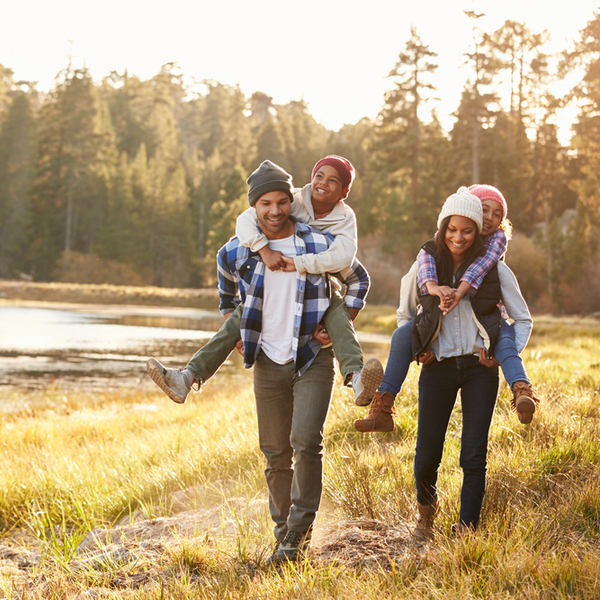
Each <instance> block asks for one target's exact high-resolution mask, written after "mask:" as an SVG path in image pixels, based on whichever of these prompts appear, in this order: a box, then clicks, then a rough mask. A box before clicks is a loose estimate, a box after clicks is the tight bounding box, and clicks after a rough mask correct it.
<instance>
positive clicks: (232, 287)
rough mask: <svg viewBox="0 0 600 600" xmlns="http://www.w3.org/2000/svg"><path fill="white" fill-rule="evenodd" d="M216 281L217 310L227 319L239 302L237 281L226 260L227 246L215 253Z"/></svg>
mask: <svg viewBox="0 0 600 600" xmlns="http://www.w3.org/2000/svg"><path fill="white" fill-rule="evenodd" d="M217 279H218V284H219V310H220V311H221V314H222V315H223V316H224V317H225V318H228V317H229V314H230V313H232V312H233V311H234V310H235V307H236V306H237V305H238V304H239V303H240V302H241V299H240V295H239V290H238V284H237V279H236V277H235V275H234V274H233V272H232V271H231V269H230V268H229V263H228V260H227V246H223V247H222V248H221V249H220V250H219V252H218V253H217Z"/></svg>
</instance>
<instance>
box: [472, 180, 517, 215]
mask: <svg viewBox="0 0 600 600" xmlns="http://www.w3.org/2000/svg"><path fill="white" fill-rule="evenodd" d="M469 192H471V194H473V195H474V196H477V197H478V198H479V199H480V200H481V201H483V200H493V201H494V202H497V203H498V204H499V205H500V206H501V207H502V220H504V219H506V213H508V206H507V205H506V200H505V199H504V196H503V195H502V192H501V191H500V190H499V189H497V188H495V187H494V186H493V185H485V184H483V183H476V184H475V185H472V186H471V187H470V188H469Z"/></svg>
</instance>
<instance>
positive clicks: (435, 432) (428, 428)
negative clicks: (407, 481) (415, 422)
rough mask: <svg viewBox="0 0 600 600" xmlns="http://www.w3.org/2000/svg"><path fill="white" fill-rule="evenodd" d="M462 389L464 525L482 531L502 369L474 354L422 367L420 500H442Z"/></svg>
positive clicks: (417, 460)
mask: <svg viewBox="0 0 600 600" xmlns="http://www.w3.org/2000/svg"><path fill="white" fill-rule="evenodd" d="M458 390H460V391H461V403H462V415H463V423H462V437H461V449H460V466H461V468H462V470H463V485H462V491H461V496H460V522H461V523H463V524H465V525H470V526H473V527H476V526H477V523H478V522H479V514H480V512H481V505H482V502H483V494H484V492H485V476H486V470H487V447H488V437H489V432H490V425H491V423H492V416H493V414H494V408H495V406H496V398H497V395H498V369H497V368H496V367H492V368H489V367H484V366H483V365H482V364H480V363H479V360H478V357H476V356H474V355H464V356H460V357H457V358H446V359H444V360H442V361H440V362H438V361H434V362H433V363H431V364H429V365H424V366H423V367H422V369H421V376H420V378H419V426H418V432H417V449H416V453H415V482H416V485H417V500H418V501H419V502H420V503H421V504H432V503H433V502H434V501H435V499H436V498H437V487H436V484H437V478H438V469H439V466H440V463H441V461H442V454H443V451H444V440H445V437H446V430H447V428H448V422H449V421H450V415H451V414H452V410H453V408H454V404H455V402H456V397H457V392H458Z"/></svg>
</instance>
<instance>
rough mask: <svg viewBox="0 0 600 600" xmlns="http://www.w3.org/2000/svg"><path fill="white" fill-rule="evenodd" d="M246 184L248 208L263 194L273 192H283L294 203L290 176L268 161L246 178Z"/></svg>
mask: <svg viewBox="0 0 600 600" xmlns="http://www.w3.org/2000/svg"><path fill="white" fill-rule="evenodd" d="M246 183H247V184H248V202H249V203H250V206H254V205H255V204H256V201H257V200H258V199H259V198H260V197H261V196H262V195H263V194H266V193H267V192H274V191H281V192H285V193H286V194H287V195H288V196H289V199H290V202H293V201H294V186H293V184H292V176H291V175H290V174H289V173H288V172H287V171H284V170H283V169H282V168H281V167H279V166H278V165H276V164H275V163H272V162H271V161H270V160H265V161H264V162H263V163H262V164H261V165H260V167H258V169H256V171H254V172H253V173H252V174H251V175H250V177H248V179H247V181H246Z"/></svg>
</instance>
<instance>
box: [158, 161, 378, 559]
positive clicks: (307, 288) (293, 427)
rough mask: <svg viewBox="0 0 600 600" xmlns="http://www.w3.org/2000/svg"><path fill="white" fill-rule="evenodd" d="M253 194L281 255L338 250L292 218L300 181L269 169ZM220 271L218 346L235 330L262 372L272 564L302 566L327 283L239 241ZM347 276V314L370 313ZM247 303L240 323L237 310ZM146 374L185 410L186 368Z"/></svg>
mask: <svg viewBox="0 0 600 600" xmlns="http://www.w3.org/2000/svg"><path fill="white" fill-rule="evenodd" d="M248 186H249V190H248V201H249V203H250V204H251V205H252V206H254V208H255V209H256V214H257V223H258V228H259V229H260V230H261V231H262V233H263V234H264V235H265V236H266V238H267V240H268V243H269V245H270V246H271V247H272V248H273V249H275V250H277V251H280V252H283V253H284V254H285V255H286V256H296V255H304V254H307V253H313V254H318V253H321V252H324V251H325V250H327V248H329V247H330V246H331V245H332V244H333V236H331V235H329V234H327V233H323V232H320V231H318V230H316V229H314V228H311V227H309V226H308V225H305V224H304V223H301V222H299V221H294V220H293V219H291V218H290V210H291V203H292V190H293V188H292V180H291V177H290V176H289V175H288V174H287V173H286V172H285V171H284V170H283V169H281V167H278V166H277V165H275V164H274V163H272V162H270V161H265V162H263V163H262V164H261V165H260V167H259V168H258V169H257V170H256V171H254V173H252V175H250V177H249V178H248ZM217 267H218V268H217V272H218V280H219V297H220V310H221V312H222V314H223V315H224V317H225V318H226V322H225V325H224V326H223V327H222V328H221V330H220V331H219V333H217V335H216V336H214V337H213V340H214V339H215V338H216V337H218V336H219V335H221V332H223V331H225V333H224V335H229V333H230V332H228V331H227V329H228V327H229V325H230V322H234V326H235V327H237V328H238V330H239V331H241V337H242V341H243V354H244V366H245V367H246V368H249V367H253V368H254V395H255V399H256V415H257V421H258V434H259V436H258V437H259V445H260V449H261V451H262V452H263V454H264V456H265V460H266V469H265V475H266V479H267V486H268V489H269V511H270V513H271V518H272V520H273V522H274V524H275V527H274V534H275V542H276V543H275V550H274V552H273V554H272V556H271V557H270V558H269V561H268V563H269V564H274V563H277V562H279V561H286V560H289V561H295V560H299V559H302V557H303V555H304V552H305V550H306V549H307V548H308V546H309V543H310V538H311V532H312V527H313V523H314V520H315V518H316V513H317V510H318V509H319V505H320V502H321V494H322V489H323V428H324V423H325V419H326V417H327V412H328V410H329V403H330V401H331V395H332V390H333V383H334V380H335V371H334V356H333V350H332V348H331V347H322V345H321V342H320V341H319V337H318V336H316V335H313V333H314V332H315V331H316V330H317V327H318V325H319V324H320V323H321V321H322V319H323V316H324V314H325V312H326V311H327V309H328V308H329V305H330V303H331V299H330V286H329V282H328V278H327V277H323V276H320V277H313V276H307V275H306V273H300V272H298V271H296V270H294V271H285V270H279V271H271V270H269V269H267V268H266V266H265V263H264V262H263V260H262V259H261V257H260V255H259V254H258V253H257V252H253V251H252V250H250V249H249V248H247V247H246V246H244V245H242V244H241V243H240V241H239V239H238V238H237V237H233V238H231V239H230V240H229V242H227V244H225V245H224V246H223V247H222V248H221V249H220V250H219V252H218V255H217ZM339 275H340V278H341V279H342V280H343V282H344V283H345V284H346V286H347V292H346V296H345V301H346V303H347V304H348V306H352V307H353V308H356V309H358V310H360V309H362V307H363V306H364V299H365V297H366V295H367V292H368V289H369V277H368V275H367V273H366V271H365V270H364V268H363V267H362V265H361V264H360V263H359V262H358V261H357V260H356V259H355V260H354V261H353V262H352V264H351V266H350V267H349V268H347V269H344V270H343V271H342V272H341V273H340V274H339ZM240 302H241V303H243V310H242V311H241V318H240V317H238V316H236V315H239V312H240V311H239V310H235V309H236V307H237V306H238V305H239V304H240ZM230 317H231V318H230ZM236 320H237V323H235V321H236ZM235 327H234V328H233V330H235ZM213 340H211V342H212V341H213ZM201 353H202V350H201V351H199V353H197V354H196V356H195V357H194V358H193V359H192V361H194V359H196V358H197V355H198V354H201ZM203 360H208V361H212V360H213V358H211V357H210V356H209V357H204V358H203ZM192 361H190V363H192ZM219 364H220V363H219ZM147 370H148V373H149V375H150V377H151V378H152V380H153V381H154V382H155V383H156V384H157V385H158V386H159V387H160V388H161V389H162V390H163V391H164V392H165V393H166V394H167V395H168V396H169V397H170V398H171V399H173V400H175V401H176V402H183V401H185V398H186V396H187V393H188V391H189V385H188V383H187V381H186V377H187V375H186V374H188V373H189V375H191V376H192V378H193V375H192V374H191V372H190V371H189V370H188V368H186V369H184V370H183V371H182V370H176V369H167V368H165V367H164V366H163V365H161V364H160V363H159V362H158V361H157V360H156V359H154V358H151V359H149V360H148V362H147ZM190 385H191V384H190Z"/></svg>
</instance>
